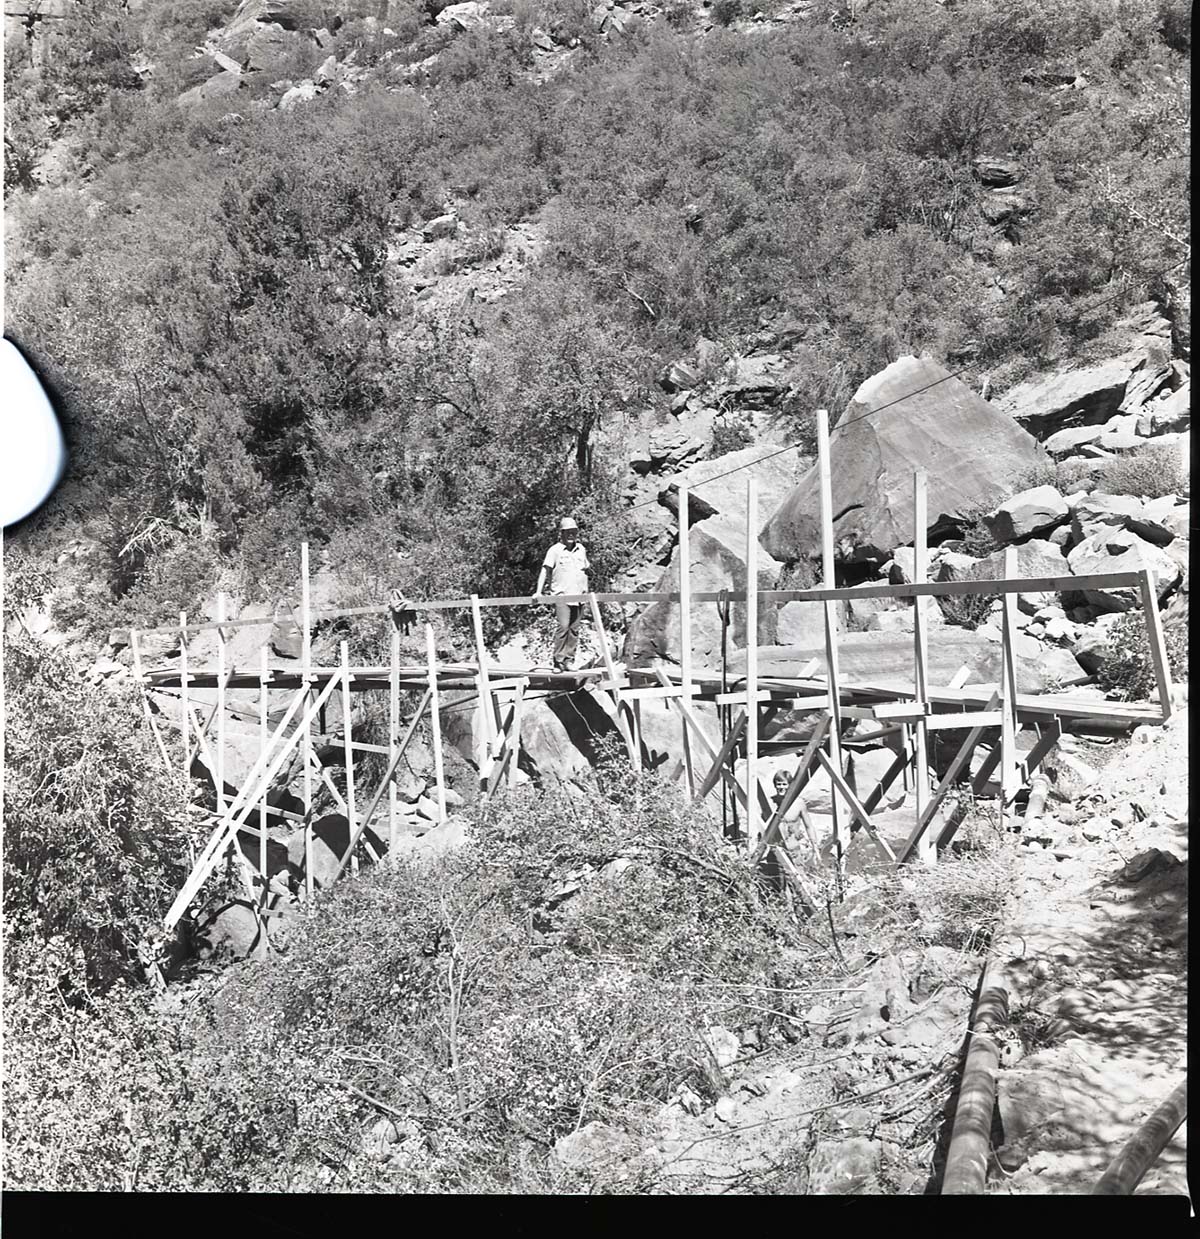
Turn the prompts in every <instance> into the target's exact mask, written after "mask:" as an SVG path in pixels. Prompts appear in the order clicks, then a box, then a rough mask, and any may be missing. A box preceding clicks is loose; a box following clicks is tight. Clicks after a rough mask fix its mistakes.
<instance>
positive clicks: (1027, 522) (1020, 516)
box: [984, 486, 1071, 542]
mask: <svg viewBox="0 0 1200 1239" xmlns="http://www.w3.org/2000/svg"><path fill="white" fill-rule="evenodd" d="M1070 515H1071V509H1070V508H1068V507H1067V502H1066V500H1065V499H1064V498H1063V497H1062V495H1060V494H1059V493H1058V490H1057V488H1055V487H1053V486H1035V487H1033V489H1031V490H1023V491H1021V492H1020V494H1017V495H1013V497H1012V498H1011V499H1006V500H1005V501H1004V502H1003V503H1002V504H1000V506H999V507H998V508H996V510H995V511H994V512H991V513H990V514H989V515H987V516H985V517H984V524H985V525H986V526H987V528H988V532H989V533H990V534H991V535H992V537H993V538H995V539H996V540H997V541H998V542H1019V541H1021V539H1022V538H1029V537H1032V536H1033V534H1035V533H1041V532H1042V531H1043V530H1045V529H1053V528H1054V527H1055V526H1056V525H1061V524H1062V523H1063V522H1064V521H1065V520H1068V519H1069V518H1070Z"/></svg>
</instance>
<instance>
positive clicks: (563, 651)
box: [554, 602, 583, 667]
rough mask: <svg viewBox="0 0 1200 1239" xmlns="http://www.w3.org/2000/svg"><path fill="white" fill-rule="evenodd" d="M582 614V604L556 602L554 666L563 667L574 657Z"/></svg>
mask: <svg viewBox="0 0 1200 1239" xmlns="http://www.w3.org/2000/svg"><path fill="white" fill-rule="evenodd" d="M582 614H583V604H582V603H578V602H556V603H555V604H554V618H555V619H556V620H557V621H558V629H557V631H556V632H555V634H554V665H555V666H556V667H561V666H564V665H565V664H566V663H569V662H570V661H571V659H572V658H574V657H575V650H576V649H577V648H578V646H579V617H580V616H581V615H582Z"/></svg>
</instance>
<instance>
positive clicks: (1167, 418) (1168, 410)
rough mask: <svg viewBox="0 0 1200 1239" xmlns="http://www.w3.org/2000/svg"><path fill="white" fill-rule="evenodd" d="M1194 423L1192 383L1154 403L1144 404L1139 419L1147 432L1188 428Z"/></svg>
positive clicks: (1141, 428)
mask: <svg viewBox="0 0 1200 1239" xmlns="http://www.w3.org/2000/svg"><path fill="white" fill-rule="evenodd" d="M1191 423H1192V385H1191V383H1190V382H1188V383H1185V384H1184V385H1183V386H1182V387H1180V388H1179V390H1178V391H1173V392H1170V393H1169V394H1168V395H1166V396H1164V397H1162V398H1161V399H1159V400H1155V401H1154V402H1153V403H1152V404H1147V405H1144V406H1143V407H1142V409H1141V412H1140V414H1139V419H1138V426H1139V429H1140V430H1142V432H1143V433H1145V434H1155V435H1158V434H1165V433H1167V432H1169V431H1173V430H1187V429H1188V427H1189V426H1190V425H1191Z"/></svg>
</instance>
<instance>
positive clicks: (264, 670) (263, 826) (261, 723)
mask: <svg viewBox="0 0 1200 1239" xmlns="http://www.w3.org/2000/svg"><path fill="white" fill-rule="evenodd" d="M259 654H260V657H261V665H260V667H259V671H258V760H259V761H260V762H261V761H262V760H263V759H264V758H265V757H266V753H267V735H268V731H269V722H270V714H269V711H268V709H267V684H268V683H269V682H270V679H271V666H270V662H269V658H270V651H269V650H268V649H267V647H266V646H265V645H264V646H263V647H262V648H261V649H260V650H259ZM258 827H259V834H258V872H259V873H260V874H261V875H262V897H263V903H264V905H265V904H266V901H267V789H266V787H265V786H264V787H263V794H262V799H261V800H260V801H259V803H258Z"/></svg>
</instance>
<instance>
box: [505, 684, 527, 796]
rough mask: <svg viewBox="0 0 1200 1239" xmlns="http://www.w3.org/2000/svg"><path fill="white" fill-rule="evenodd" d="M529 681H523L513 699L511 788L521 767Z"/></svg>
mask: <svg viewBox="0 0 1200 1239" xmlns="http://www.w3.org/2000/svg"><path fill="white" fill-rule="evenodd" d="M527 684H528V681H523V682H522V683H521V684H520V685H518V687H517V692H516V696H515V697H514V698H513V714H512V722H511V723H510V724H509V731H508V735H509V741H508V748H509V753H510V757H509V761H508V786H509V787H510V788H513V787H516V785H517V771H518V770H519V769H520V765H521V719H522V718H523V716H524V712H525V687H526V685H527Z"/></svg>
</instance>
